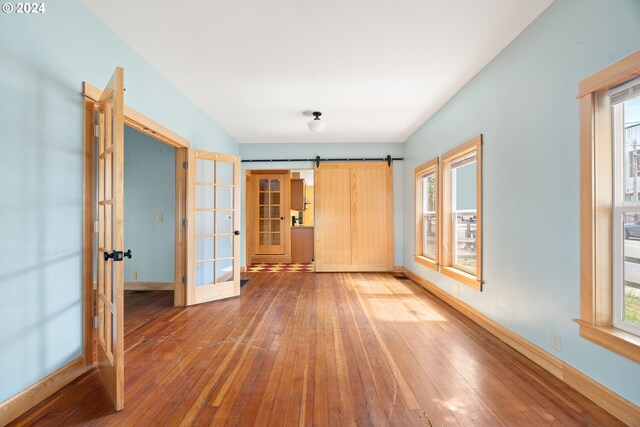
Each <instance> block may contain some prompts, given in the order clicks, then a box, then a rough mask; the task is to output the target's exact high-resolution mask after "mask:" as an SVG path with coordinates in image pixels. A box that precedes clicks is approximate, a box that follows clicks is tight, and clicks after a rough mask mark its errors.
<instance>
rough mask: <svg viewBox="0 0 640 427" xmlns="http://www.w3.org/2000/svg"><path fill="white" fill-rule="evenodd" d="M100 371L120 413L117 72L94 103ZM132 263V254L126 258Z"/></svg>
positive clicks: (120, 120) (120, 83)
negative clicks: (95, 112)
mask: <svg viewBox="0 0 640 427" xmlns="http://www.w3.org/2000/svg"><path fill="white" fill-rule="evenodd" d="M96 110H97V118H98V150H97V151H98V176H97V180H98V200H97V202H98V251H97V258H98V260H97V266H98V273H97V285H98V288H97V301H96V309H97V314H98V328H97V329H98V331H97V332H98V334H97V356H98V366H99V370H100V372H101V373H102V376H103V377H104V379H105V382H106V385H107V389H108V390H109V394H110V395H111V399H112V400H113V404H114V406H115V408H116V410H120V409H122V408H123V407H124V313H123V309H124V304H123V302H124V293H123V292H124V265H123V262H122V261H123V260H124V258H125V255H126V253H125V252H124V249H123V246H124V223H123V220H124V214H123V199H124V197H123V195H124V193H123V190H124V186H123V170H124V71H123V69H122V68H120V67H118V68H116V70H115V72H114V73H113V75H112V76H111V80H109V83H108V84H107V86H106V87H105V89H104V90H103V91H102V95H101V96H100V101H98V103H97V108H96ZM128 256H129V257H131V252H130V251H129V252H128Z"/></svg>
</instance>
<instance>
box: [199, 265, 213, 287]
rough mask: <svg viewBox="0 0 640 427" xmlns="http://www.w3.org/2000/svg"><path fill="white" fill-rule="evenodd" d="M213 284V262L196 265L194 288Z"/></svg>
mask: <svg viewBox="0 0 640 427" xmlns="http://www.w3.org/2000/svg"><path fill="white" fill-rule="evenodd" d="M210 283H213V262H198V263H196V286H204V285H208V284H210Z"/></svg>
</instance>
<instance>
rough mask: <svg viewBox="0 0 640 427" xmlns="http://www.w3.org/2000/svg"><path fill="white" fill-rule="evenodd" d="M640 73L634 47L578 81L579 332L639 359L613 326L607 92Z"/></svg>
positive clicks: (638, 342) (632, 343)
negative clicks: (618, 59) (629, 52)
mask: <svg viewBox="0 0 640 427" xmlns="http://www.w3.org/2000/svg"><path fill="white" fill-rule="evenodd" d="M638 76H640V51H637V52H635V53H633V54H631V55H629V56H627V57H626V58H624V59H622V60H620V61H618V62H616V63H614V64H612V65H610V66H608V67H606V68H605V69H603V70H601V71H599V72H597V73H595V74H593V75H592V76H590V77H588V78H586V79H584V80H582V81H581V82H580V83H579V86H578V87H579V90H578V96H577V98H578V100H579V103H580V248H581V250H580V319H576V320H575V321H576V323H578V324H579V325H580V336H581V337H582V338H584V339H587V340H589V341H591V342H593V343H596V344H598V345H600V346H602V347H604V348H606V349H608V350H611V351H613V352H615V353H618V354H620V355H622V356H624V357H626V358H628V359H631V360H633V361H635V362H638V363H640V336H638V335H634V334H633V333H630V332H627V331H625V330H622V329H620V328H617V327H615V326H614V325H613V319H614V312H613V306H614V304H613V298H614V297H615V295H614V294H615V292H614V277H613V273H614V268H615V266H614V244H615V243H614V221H613V212H614V194H613V191H614V170H615V169H614V163H613V161H614V158H613V148H614V147H613V144H614V140H613V136H612V129H613V125H612V117H611V116H612V114H611V102H610V96H609V90H610V89H613V88H615V87H617V86H620V85H622V84H625V83H627V82H629V81H631V80H634V79H636V78H638Z"/></svg>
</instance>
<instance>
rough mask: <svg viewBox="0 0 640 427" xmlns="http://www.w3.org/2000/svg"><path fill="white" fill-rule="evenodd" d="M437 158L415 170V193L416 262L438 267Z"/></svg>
mask: <svg viewBox="0 0 640 427" xmlns="http://www.w3.org/2000/svg"><path fill="white" fill-rule="evenodd" d="M438 181H439V179H438V159H433V160H431V161H430V162H427V163H425V164H423V165H421V166H418V167H417V168H416V171H415V194H416V254H415V259H416V261H417V262H419V263H421V264H424V265H426V266H427V267H430V268H433V269H437V268H438V262H439V261H438V253H439V234H440V233H439V227H440V224H439V216H438V208H439V202H438Z"/></svg>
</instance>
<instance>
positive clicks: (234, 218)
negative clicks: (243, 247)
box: [186, 149, 240, 305]
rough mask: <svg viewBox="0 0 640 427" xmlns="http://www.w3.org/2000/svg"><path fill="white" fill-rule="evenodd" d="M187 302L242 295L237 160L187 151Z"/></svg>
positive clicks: (221, 155) (224, 155) (238, 171)
mask: <svg viewBox="0 0 640 427" xmlns="http://www.w3.org/2000/svg"><path fill="white" fill-rule="evenodd" d="M187 188H188V190H187V215H188V221H187V247H188V249H187V281H186V282H187V286H186V288H187V292H186V294H187V295H186V297H187V298H186V305H193V304H199V303H202V302H207V301H214V300H218V299H222V298H228V297H233V296H237V295H240V237H239V235H240V231H239V230H240V158H239V157H237V156H232V155H228V154H218V153H210V152H207V151H202V150H193V149H190V150H189V162H188V169H187Z"/></svg>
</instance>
